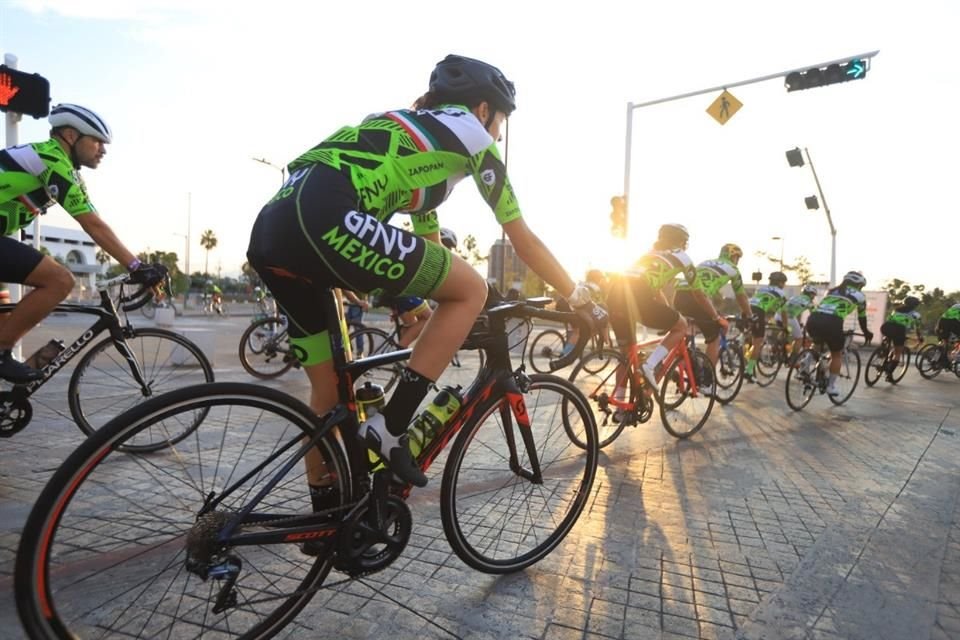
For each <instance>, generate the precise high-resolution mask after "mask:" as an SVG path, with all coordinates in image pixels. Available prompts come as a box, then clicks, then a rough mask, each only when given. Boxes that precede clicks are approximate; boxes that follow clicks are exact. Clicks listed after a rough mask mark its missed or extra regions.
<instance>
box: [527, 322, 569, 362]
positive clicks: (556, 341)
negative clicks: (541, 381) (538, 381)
mask: <svg viewBox="0 0 960 640" xmlns="http://www.w3.org/2000/svg"><path fill="white" fill-rule="evenodd" d="M565 342H566V341H565V340H564V338H563V334H562V333H560V332H559V331H557V330H556V329H545V330H544V331H541V332H540V333H539V334H538V335H537V337H536V338H534V339H533V343H532V344H531V345H530V366H531V367H533V370H534V371H536V372H537V373H552V372H551V371H550V361H551V360H555V359H557V358H559V357H560V353H561V352H562V351H563V345H564V343H565Z"/></svg>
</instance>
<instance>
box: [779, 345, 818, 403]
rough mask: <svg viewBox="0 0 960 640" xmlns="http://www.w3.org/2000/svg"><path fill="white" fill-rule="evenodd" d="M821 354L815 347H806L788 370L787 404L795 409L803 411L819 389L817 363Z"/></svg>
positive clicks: (785, 390) (785, 389)
mask: <svg viewBox="0 0 960 640" xmlns="http://www.w3.org/2000/svg"><path fill="white" fill-rule="evenodd" d="M819 359H820V355H819V354H818V353H817V352H816V351H814V350H813V349H804V350H802V351H801V352H800V353H798V354H797V357H796V361H795V364H796V366H793V367H790V369H789V370H788V371H787V384H786V386H785V388H784V392H785V394H786V397H787V406H789V407H790V408H791V409H793V410H794V411H802V410H803V408H804V407H805V406H807V405H808V404H810V400H811V398H813V393H814V392H815V391H816V390H817V363H818V361H819Z"/></svg>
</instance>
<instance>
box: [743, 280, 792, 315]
mask: <svg viewBox="0 0 960 640" xmlns="http://www.w3.org/2000/svg"><path fill="white" fill-rule="evenodd" d="M786 302H787V295H786V294H785V293H784V292H783V289H781V288H780V287H775V286H773V285H772V284H768V285H764V286H762V287H758V288H757V290H756V291H755V292H754V294H753V296H752V297H751V298H750V306H751V307H756V308H757V309H760V310H762V311H763V313H764V314H766V315H767V316H769V315H771V314H774V313H776V312H777V311H780V309H781V308H782V307H783V305H784V304H786Z"/></svg>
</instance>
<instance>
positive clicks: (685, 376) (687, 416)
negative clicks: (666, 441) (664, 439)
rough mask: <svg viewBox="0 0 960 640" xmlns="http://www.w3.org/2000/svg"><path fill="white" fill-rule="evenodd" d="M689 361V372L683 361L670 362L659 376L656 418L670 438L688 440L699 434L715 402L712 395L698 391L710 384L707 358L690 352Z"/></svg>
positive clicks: (698, 352) (711, 372)
mask: <svg viewBox="0 0 960 640" xmlns="http://www.w3.org/2000/svg"><path fill="white" fill-rule="evenodd" d="M690 360H691V363H690V364H691V365H692V368H693V370H692V371H691V370H690V369H688V368H687V365H686V362H685V361H684V360H683V358H677V359H676V360H674V361H673V363H671V365H670V368H669V369H667V371H666V373H664V374H663V382H662V383H661V385H660V403H659V404H660V419H661V420H662V421H663V428H664V429H666V430H667V433H669V434H670V435H672V436H673V437H674V438H689V437H690V436H692V435H693V434H695V433H696V432H697V431H700V429H702V428H703V425H704V424H706V422H707V418H709V417H710V412H711V411H712V410H713V403H714V401H715V400H716V398H714V396H713V394H705V393H703V391H702V390H701V388H700V387H703V386H704V385H708V384H710V383H711V382H713V380H712V378H713V364H712V363H711V362H710V358H708V357H707V356H706V355H705V354H703V353H701V352H700V351H697V350H693V351H690ZM694 387H696V393H694ZM714 388H716V385H715V384H714Z"/></svg>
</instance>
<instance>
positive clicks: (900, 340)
mask: <svg viewBox="0 0 960 640" xmlns="http://www.w3.org/2000/svg"><path fill="white" fill-rule="evenodd" d="M919 306H920V298H918V297H916V296H907V297H906V298H904V299H903V304H901V305H899V306H898V307H896V308H895V309H894V310H893V313H891V314H890V315H889V316H887V319H886V321H885V322H884V323H883V324H882V325H880V333H881V334H882V335H883V336H885V337H887V338H889V339H890V341H891V342H892V343H893V360H892V361H890V362H887V370H886V371H884V373H886V374H887V380H888V381H892V380H891V378H892V376H893V372H894V371H896V370H897V367H899V366H900V357H901V356H902V355H903V345H904V344H906V342H907V332H909V331H911V330H912V331H913V332H915V333H916V334H917V341H918V342H920V343H922V342H923V335H922V334H921V333H920V312H919V311H917V307H919Z"/></svg>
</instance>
